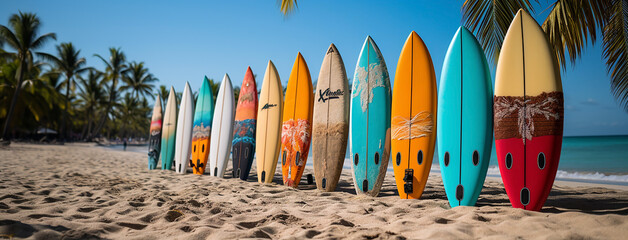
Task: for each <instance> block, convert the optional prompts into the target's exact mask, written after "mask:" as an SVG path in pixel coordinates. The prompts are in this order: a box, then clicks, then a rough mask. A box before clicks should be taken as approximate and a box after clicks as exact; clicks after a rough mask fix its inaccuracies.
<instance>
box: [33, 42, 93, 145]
mask: <svg viewBox="0 0 628 240" xmlns="http://www.w3.org/2000/svg"><path fill="white" fill-rule="evenodd" d="M80 53H81V50H77V49H75V48H74V45H72V43H61V44H60V45H57V55H58V57H56V56H54V55H52V54H48V53H38V54H37V55H39V56H41V57H43V58H44V59H46V60H48V61H50V62H52V63H53V64H54V65H55V67H56V68H57V69H58V71H59V72H62V73H63V75H64V77H65V81H63V82H62V83H61V85H64V86H65V109H64V111H63V117H62V121H61V130H60V131H59V132H60V133H61V134H62V136H63V138H64V139H65V138H66V137H67V136H68V134H67V118H68V109H69V108H70V91H72V92H73V91H74V88H75V85H76V81H75V80H74V76H76V75H78V74H80V73H82V72H83V71H85V70H86V69H87V68H83V66H84V65H85V63H86V62H85V58H82V57H80V56H79V54H80Z"/></svg>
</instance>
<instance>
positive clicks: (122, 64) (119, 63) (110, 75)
mask: <svg viewBox="0 0 628 240" xmlns="http://www.w3.org/2000/svg"><path fill="white" fill-rule="evenodd" d="M109 54H110V56H109V60H105V58H103V57H102V56H100V55H98V54H94V56H96V57H98V58H100V60H102V61H103V63H104V64H105V66H106V68H105V74H106V75H105V79H106V80H107V81H110V83H109V89H108V93H109V98H108V103H107V106H106V108H105V112H104V114H102V116H101V118H100V120H99V123H98V124H97V125H96V128H95V131H94V134H97V133H99V132H100V130H101V129H102V128H103V127H104V125H105V122H106V121H107V118H108V116H109V114H110V113H111V110H112V109H113V107H114V105H115V104H116V100H117V99H118V98H119V97H118V81H120V78H121V77H122V76H123V75H124V74H125V73H126V72H127V71H128V70H127V65H126V56H125V55H124V52H122V50H120V48H109ZM91 137H92V136H90V138H91Z"/></svg>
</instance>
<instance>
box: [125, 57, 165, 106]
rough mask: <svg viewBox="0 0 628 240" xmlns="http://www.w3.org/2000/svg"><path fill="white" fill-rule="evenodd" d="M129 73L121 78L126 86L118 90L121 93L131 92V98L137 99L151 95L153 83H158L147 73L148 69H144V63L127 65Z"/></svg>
mask: <svg viewBox="0 0 628 240" xmlns="http://www.w3.org/2000/svg"><path fill="white" fill-rule="evenodd" d="M128 69H129V71H128V72H127V74H125V75H124V76H123V77H122V80H124V83H125V84H126V85H124V86H122V87H121V88H120V90H121V91H126V90H131V92H132V93H133V96H134V97H135V98H136V99H137V98H139V97H140V96H142V97H143V96H145V95H149V96H151V97H153V98H154V96H153V95H152V94H151V92H152V91H153V88H154V87H155V85H153V84H152V83H153V82H156V81H158V79H157V78H155V77H154V76H153V74H150V73H149V72H148V68H145V67H144V62H140V63H137V62H132V63H131V64H129V68H128Z"/></svg>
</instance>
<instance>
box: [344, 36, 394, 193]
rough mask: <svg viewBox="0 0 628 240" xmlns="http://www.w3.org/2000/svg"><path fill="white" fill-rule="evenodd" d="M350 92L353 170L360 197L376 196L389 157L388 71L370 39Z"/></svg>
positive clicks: (359, 62)
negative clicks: (366, 195)
mask: <svg viewBox="0 0 628 240" xmlns="http://www.w3.org/2000/svg"><path fill="white" fill-rule="evenodd" d="M352 86H353V87H352V92H351V111H350V114H351V123H350V125H349V126H350V128H349V129H350V130H349V131H350V136H351V156H352V160H353V161H352V164H351V169H352V172H353V181H354V186H355V190H356V192H357V193H358V194H368V195H371V196H377V194H379V190H380V189H381V187H382V183H383V182H384V177H385V176H386V170H387V168H388V160H389V159H388V158H389V156H390V107H391V89H390V78H389V77H388V69H387V68H386V63H385V62H384V58H383V57H382V54H381V53H380V52H379V48H378V47H377V45H375V42H374V41H373V39H371V37H370V36H369V37H367V38H366V40H365V41H364V45H363V46H362V50H361V52H360V56H359V57H358V63H357V65H356V67H355V75H354V77H353V85H352Z"/></svg>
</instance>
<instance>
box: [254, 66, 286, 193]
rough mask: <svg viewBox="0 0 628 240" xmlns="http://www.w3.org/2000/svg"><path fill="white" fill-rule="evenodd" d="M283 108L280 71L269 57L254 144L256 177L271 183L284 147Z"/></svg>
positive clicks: (258, 108)
mask: <svg viewBox="0 0 628 240" xmlns="http://www.w3.org/2000/svg"><path fill="white" fill-rule="evenodd" d="M282 110H283V88H282V87H281V81H280V80H279V74H278V73H277V69H276V68H275V65H274V64H273V62H272V61H268V66H267V67H266V73H264V81H263V82H262V89H261V91H260V95H259V105H258V107H257V132H256V133H255V140H256V142H259V143H260V144H256V145H255V154H256V160H255V161H256V162H257V181H258V182H260V183H271V182H272V181H273V176H274V175H275V169H276V168H277V159H278V158H279V149H280V147H281V142H280V140H281V114H282Z"/></svg>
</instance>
